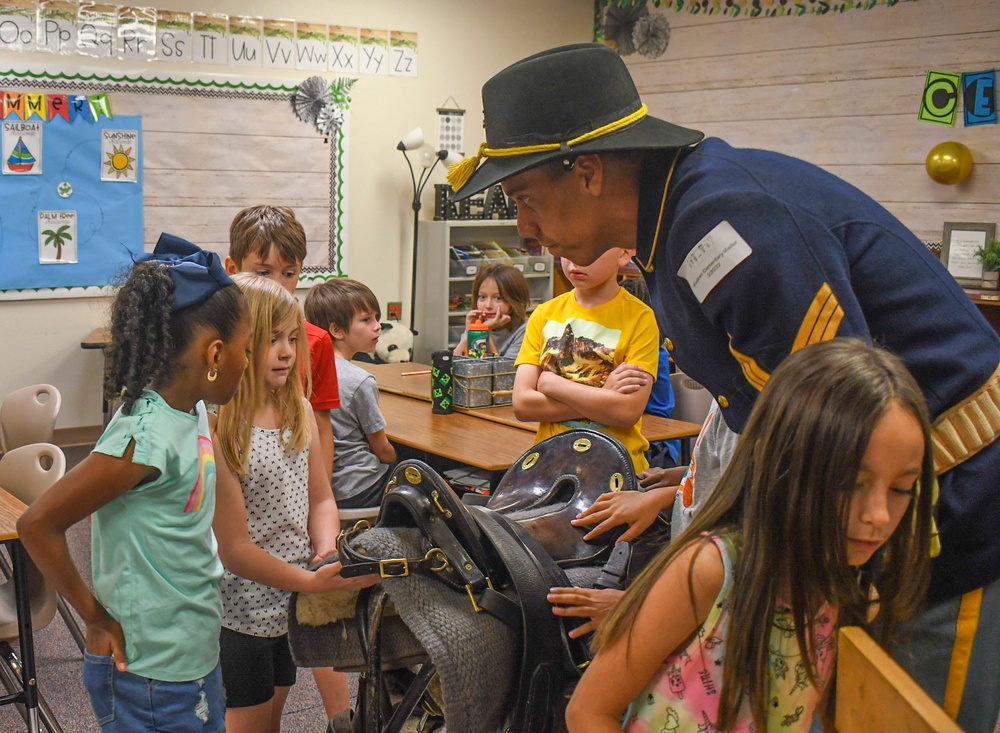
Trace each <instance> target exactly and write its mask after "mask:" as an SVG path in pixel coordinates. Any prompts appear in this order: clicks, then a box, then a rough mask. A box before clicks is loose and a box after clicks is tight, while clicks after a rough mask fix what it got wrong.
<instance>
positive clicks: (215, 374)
mask: <svg viewBox="0 0 1000 733" xmlns="http://www.w3.org/2000/svg"><path fill="white" fill-rule="evenodd" d="M218 378H219V368H218V367H212V368H211V369H209V370H208V381H209V382H214V381H215V380H216V379H218Z"/></svg>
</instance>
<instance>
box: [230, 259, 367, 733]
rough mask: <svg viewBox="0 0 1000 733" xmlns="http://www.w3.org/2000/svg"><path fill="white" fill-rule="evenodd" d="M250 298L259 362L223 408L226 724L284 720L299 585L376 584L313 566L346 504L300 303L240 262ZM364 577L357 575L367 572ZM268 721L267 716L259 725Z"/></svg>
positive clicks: (242, 727) (239, 278) (326, 549)
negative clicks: (305, 386)
mask: <svg viewBox="0 0 1000 733" xmlns="http://www.w3.org/2000/svg"><path fill="white" fill-rule="evenodd" d="M233 281H234V282H236V284H237V285H238V286H239V287H240V288H241V289H242V290H243V292H244V293H245V294H246V296H247V299H248V300H249V302H250V308H251V312H252V315H253V323H254V337H253V342H252V343H253V346H252V349H251V353H250V354H249V358H250V366H249V368H248V369H247V371H246V374H245V376H244V378H243V383H242V384H241V385H240V388H239V390H238V392H237V393H236V397H235V398H234V399H233V400H232V402H231V403H230V404H228V405H224V406H222V407H220V408H219V411H218V419H217V420H216V422H215V429H214V431H213V441H214V445H215V452H216V456H221V460H218V461H217V463H218V479H217V486H218V489H217V491H218V500H217V510H216V516H215V523H214V525H213V526H214V529H215V533H216V536H217V537H218V542H219V556H220V557H221V558H222V562H223V564H224V565H225V568H226V573H225V576H224V577H223V579H222V604H223V618H222V626H223V629H222V636H221V638H220V647H221V659H222V676H223V683H224V685H225V688H226V708H227V710H226V728H227V730H228V731H230V733H240V731H250V730H255V731H256V730H266V729H267V726H268V725H270V729H271V730H277V729H278V728H277V727H275V726H276V721H280V718H281V712H282V708H283V706H284V703H285V699H286V697H287V695H288V691H289V688H290V687H291V685H292V684H294V683H295V664H294V662H293V661H292V658H291V652H290V649H289V646H288V596H289V593H290V592H291V591H304V592H327V591H336V590H349V589H355V588H360V587H364V586H365V585H370V584H371V582H372V581H371V580H370V579H360V578H359V579H350V580H349V579H346V578H341V577H340V567H341V566H340V563H332V564H329V565H326V566H324V567H323V568H321V569H319V570H317V571H315V572H313V571H310V570H308V569H307V567H308V565H309V564H310V563H311V562H314V561H318V560H320V559H322V558H324V557H326V556H327V555H329V554H331V553H332V552H334V551H335V550H336V538H337V534H338V533H339V531H340V520H339V517H338V514H337V505H336V502H335V501H334V498H333V493H332V491H331V490H330V481H329V476H328V475H327V472H326V470H325V468H324V466H323V457H322V453H321V451H319V450H318V449H317V450H310V449H311V447H313V446H317V447H318V445H319V443H318V438H317V426H316V419H315V417H314V416H313V412H312V408H311V407H310V406H309V402H308V401H307V400H306V399H305V398H304V397H303V390H302V384H301V381H300V376H299V375H300V370H299V367H298V362H299V361H300V360H302V359H308V358H309V352H308V343H307V339H306V334H305V326H304V321H303V317H302V312H301V310H300V309H299V305H298V303H297V302H296V301H295V299H294V298H293V297H292V295H291V294H290V293H289V292H288V291H287V290H285V289H284V288H282V287H281V286H280V285H278V284H277V283H275V282H273V281H271V280H268V279H266V278H263V277H259V276H257V275H252V274H248V273H240V274H237V275H234V276H233ZM359 581H360V582H359ZM262 726H263V727H262Z"/></svg>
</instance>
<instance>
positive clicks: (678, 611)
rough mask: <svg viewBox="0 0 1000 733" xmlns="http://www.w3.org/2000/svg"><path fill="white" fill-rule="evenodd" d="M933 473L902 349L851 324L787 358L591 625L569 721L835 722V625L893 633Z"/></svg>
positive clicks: (913, 599) (682, 726)
mask: <svg viewBox="0 0 1000 733" xmlns="http://www.w3.org/2000/svg"><path fill="white" fill-rule="evenodd" d="M933 480H934V474H933V457H932V454H931V442H930V428H929V423H928V417H927V408H926V405H925V403H924V398H923V394H922V392H921V391H920V388H919V387H918V386H917V384H916V382H915V381H914V379H913V377H912V376H911V375H910V374H909V372H908V371H907V370H906V367H905V366H904V365H903V363H902V362H901V361H900V360H899V359H897V358H896V357H894V356H892V355H890V354H889V353H888V352H885V351H882V350H880V349H877V348H873V347H871V346H868V345H866V344H864V343H862V342H860V341H857V340H852V339H836V340H834V341H828V342H825V343H821V344H816V345H812V346H807V347H805V348H804V349H802V350H800V351H798V352H796V353H795V354H793V355H792V356H790V357H788V358H787V359H786V360H785V361H784V362H783V363H782V365H781V366H780V367H779V368H778V369H777V370H775V372H774V374H773V375H772V376H771V379H770V380H769V381H768V383H767V385H766V387H765V388H764V390H763V392H762V394H761V396H760V398H758V400H757V402H756V405H755V406H754V409H753V412H752V414H751V416H750V418H749V421H748V423H747V425H746V428H745V429H744V432H743V434H742V436H741V440H740V443H739V445H738V446H737V449H736V452H735V454H734V456H733V459H732V462H731V464H730V466H729V468H728V469H727V470H726V472H725V474H724V475H723V476H722V478H721V480H720V481H719V483H718V485H717V486H716V488H715V490H714V491H713V492H712V494H711V495H710V496H709V497H708V499H707V500H706V502H705V504H704V506H703V507H702V509H701V511H700V512H699V513H698V514H697V515H696V516H695V517H694V520H693V522H692V523H691V525H690V526H689V527H688V528H687V529H686V530H685V531H684V532H683V533H682V534H681V535H680V536H679V537H677V538H676V539H675V541H673V542H671V544H670V545H669V546H668V547H667V548H666V549H664V550H663V551H662V552H661V553H660V554H659V555H658V556H657V557H656V558H655V559H654V560H653V561H652V563H650V565H649V567H648V568H647V569H646V570H645V571H643V573H642V574H641V575H640V576H639V577H638V578H637V579H636V581H635V582H634V583H633V584H632V586H631V587H630V588H629V590H628V591H627V592H626V594H625V597H624V598H623V599H622V601H621V602H620V603H619V604H618V605H617V606H615V608H614V610H613V611H612V612H611V613H610V614H609V616H608V617H607V619H606V620H605V622H604V624H603V625H602V626H601V627H600V629H599V630H598V634H597V637H596V638H595V640H594V648H595V651H596V655H595V657H594V660H593V662H592V663H591V664H590V666H589V667H588V669H587V671H586V673H585V674H584V676H583V678H582V680H581V681H580V683H579V685H578V686H577V688H576V691H575V692H574V694H573V698H572V700H571V701H570V705H569V708H568V710H567V723H568V725H569V729H570V731H572V733H579V732H580V731H594V732H595V733H596V732H598V731H620V730H622V727H623V723H624V729H625V730H626V731H639V730H644V731H645V730H661V729H663V728H666V729H668V730H671V731H674V730H677V731H695V730H698V729H699V728H700V729H701V730H707V729H711V730H726V731H740V732H746V731H751V730H757V731H761V732H762V733H763V731H773V732H774V733H777V732H778V731H782V732H784V731H786V730H791V731H795V730H809V727H810V724H811V723H812V720H813V716H814V713H815V712H817V711H819V712H820V714H821V715H823V716H824V717H825V718H827V720H824V722H825V723H832V718H830V717H829V713H830V711H829V710H828V709H827V705H826V698H827V695H828V693H829V689H828V688H829V682H830V677H831V675H832V673H833V669H834V656H835V652H836V639H837V637H836V633H837V627H838V626H839V625H848V624H864V623H866V622H869V623H870V631H871V632H872V634H873V635H874V636H875V638H876V640H877V641H879V642H880V643H882V644H888V643H889V642H890V641H891V639H892V637H893V634H894V631H895V629H896V627H897V624H898V623H899V622H900V621H902V620H905V619H907V618H909V617H912V616H913V614H914V613H915V612H916V610H917V606H918V605H919V604H920V602H921V601H922V599H923V597H924V593H925V591H926V588H927V584H928V581H929V558H928V554H929V550H930V538H931V511H932V505H931V502H932V498H931V493H932V492H931V491H930V487H931V486H932V484H933ZM883 547H884V548H885V551H884V552H880V549H882V548H883ZM873 576H874V577H877V584H878V587H877V589H876V588H875V587H874V586H870V585H869V584H868V583H867V582H866V581H865V580H864V579H865V578H871V577H873ZM609 679H614V680H616V684H615V685H608V684H607V683H606V681H607V680H609ZM831 729H832V728H831Z"/></svg>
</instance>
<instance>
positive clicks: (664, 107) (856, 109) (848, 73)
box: [626, 0, 1000, 242]
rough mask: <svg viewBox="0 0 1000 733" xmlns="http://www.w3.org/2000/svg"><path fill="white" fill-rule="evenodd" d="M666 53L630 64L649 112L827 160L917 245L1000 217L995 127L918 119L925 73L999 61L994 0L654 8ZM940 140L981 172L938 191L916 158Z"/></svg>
mask: <svg viewBox="0 0 1000 733" xmlns="http://www.w3.org/2000/svg"><path fill="white" fill-rule="evenodd" d="M653 12H660V13H662V14H663V15H665V16H666V18H667V19H668V21H669V22H670V26H671V37H670V44H669V46H668V48H667V51H666V53H665V54H664V55H663V56H662V57H660V58H659V59H655V60H652V61H650V60H647V59H644V58H643V57H641V56H639V55H638V54H635V55H632V56H629V57H627V58H626V62H627V63H628V65H629V68H630V70H631V72H632V75H633V78H634V79H635V82H636V85H637V86H638V87H639V92H640V94H641V95H642V97H643V100H644V101H645V102H646V103H647V104H648V105H649V108H650V112H651V113H652V114H654V115H656V116H658V117H663V118H665V119H668V120H670V121H671V122H676V123H678V124H682V125H685V126H687V127H694V128H696V129H700V130H703V131H704V132H705V133H706V135H710V136H714V137H721V138H723V139H724V140H726V141H727V142H729V143H730V144H732V145H737V146H740V147H754V148H764V149H770V150H777V151H780V152H783V153H787V154H789V155H794V156H796V157H799V158H803V159H805V160H808V161H810V162H813V163H816V164H817V165H820V166H822V167H823V168H825V169H826V170H828V171H830V172H831V173H833V174H835V175H838V176H840V177H841V178H843V179H845V180H847V181H848V182H850V183H852V184H854V185H855V186H858V187H859V188H861V189H862V190H863V191H865V192H866V193H868V194H870V195H871V196H872V197H874V198H875V199H876V200H878V201H879V202H880V203H881V204H882V205H884V206H885V207H886V208H888V209H889V210H890V211H891V212H892V213H893V214H895V215H896V216H897V217H898V218H899V219H900V220H901V221H903V223H904V224H906V225H907V226H908V227H909V228H910V229H912V230H913V231H914V232H915V233H916V234H917V236H918V237H920V238H921V239H923V240H925V241H935V242H937V241H940V239H941V232H942V229H943V225H944V222H946V221H964V222H1000V128H998V126H997V125H982V126H977V127H965V126H964V122H963V121H962V115H961V110H960V111H959V119H958V121H957V123H956V126H955V127H945V126H942V125H934V124H930V123H926V122H918V121H917V112H918V109H919V105H920V99H921V95H922V92H923V86H924V78H925V76H926V73H927V71H928V70H929V69H935V70H941V71H950V72H963V71H964V72H974V71H983V70H985V69H993V68H996V67H998V66H1000V63H998V62H1000V0H916V1H915V2H903V3H899V4H897V5H895V6H893V7H884V6H879V7H876V8H873V9H872V10H867V11H865V10H853V11H850V12H848V13H845V14H841V13H828V14H827V15H821V16H817V15H806V16H801V17H780V18H746V17H737V18H730V17H727V16H719V15H716V16H706V15H703V14H698V15H691V14H688V13H686V12H677V11H674V10H665V9H660V10H658V11H655V10H654V11H653ZM946 140H957V141H959V142H962V143H964V144H965V145H966V146H968V147H969V149H970V150H971V152H972V155H973V158H974V160H975V165H974V168H973V171H972V175H970V176H969V178H968V179H966V180H965V181H964V182H963V183H961V184H958V185H955V186H944V185H941V184H938V183H935V182H934V181H933V180H931V178H930V177H929V176H928V175H927V172H926V170H925V167H924V161H925V159H926V157H927V153H928V152H929V151H930V149H931V148H932V147H934V146H935V145H936V144H938V143H940V142H944V141H946Z"/></svg>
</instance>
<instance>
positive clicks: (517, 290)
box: [454, 265, 531, 359]
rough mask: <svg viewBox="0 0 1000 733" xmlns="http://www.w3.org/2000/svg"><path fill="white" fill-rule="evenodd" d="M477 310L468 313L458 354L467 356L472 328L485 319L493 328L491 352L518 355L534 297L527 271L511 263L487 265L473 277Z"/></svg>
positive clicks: (510, 356)
mask: <svg viewBox="0 0 1000 733" xmlns="http://www.w3.org/2000/svg"><path fill="white" fill-rule="evenodd" d="M472 301H473V302H474V303H475V304H476V307H475V309H474V310H471V311H469V313H468V315H466V317H465V333H463V334H462V338H461V339H459V341H458V346H456V347H455V352H454V353H455V356H468V354H469V329H470V328H472V324H473V323H475V322H476V321H482V322H483V323H484V324H486V328H488V329H489V331H490V343H489V346H488V352H489V353H490V354H495V355H497V356H504V357H508V358H510V359H516V358H517V354H518V352H519V351H520V350H521V343H522V342H523V341H524V329H525V326H526V325H527V319H528V305H529V304H530V302H531V297H530V295H529V292H528V281H527V280H525V279H524V274H523V273H522V272H521V271H520V270H518V269H517V268H516V267H511V266H510V265H487V266H486V267H483V268H482V269H481V270H479V272H478V273H476V278H475V280H473V281H472Z"/></svg>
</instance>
